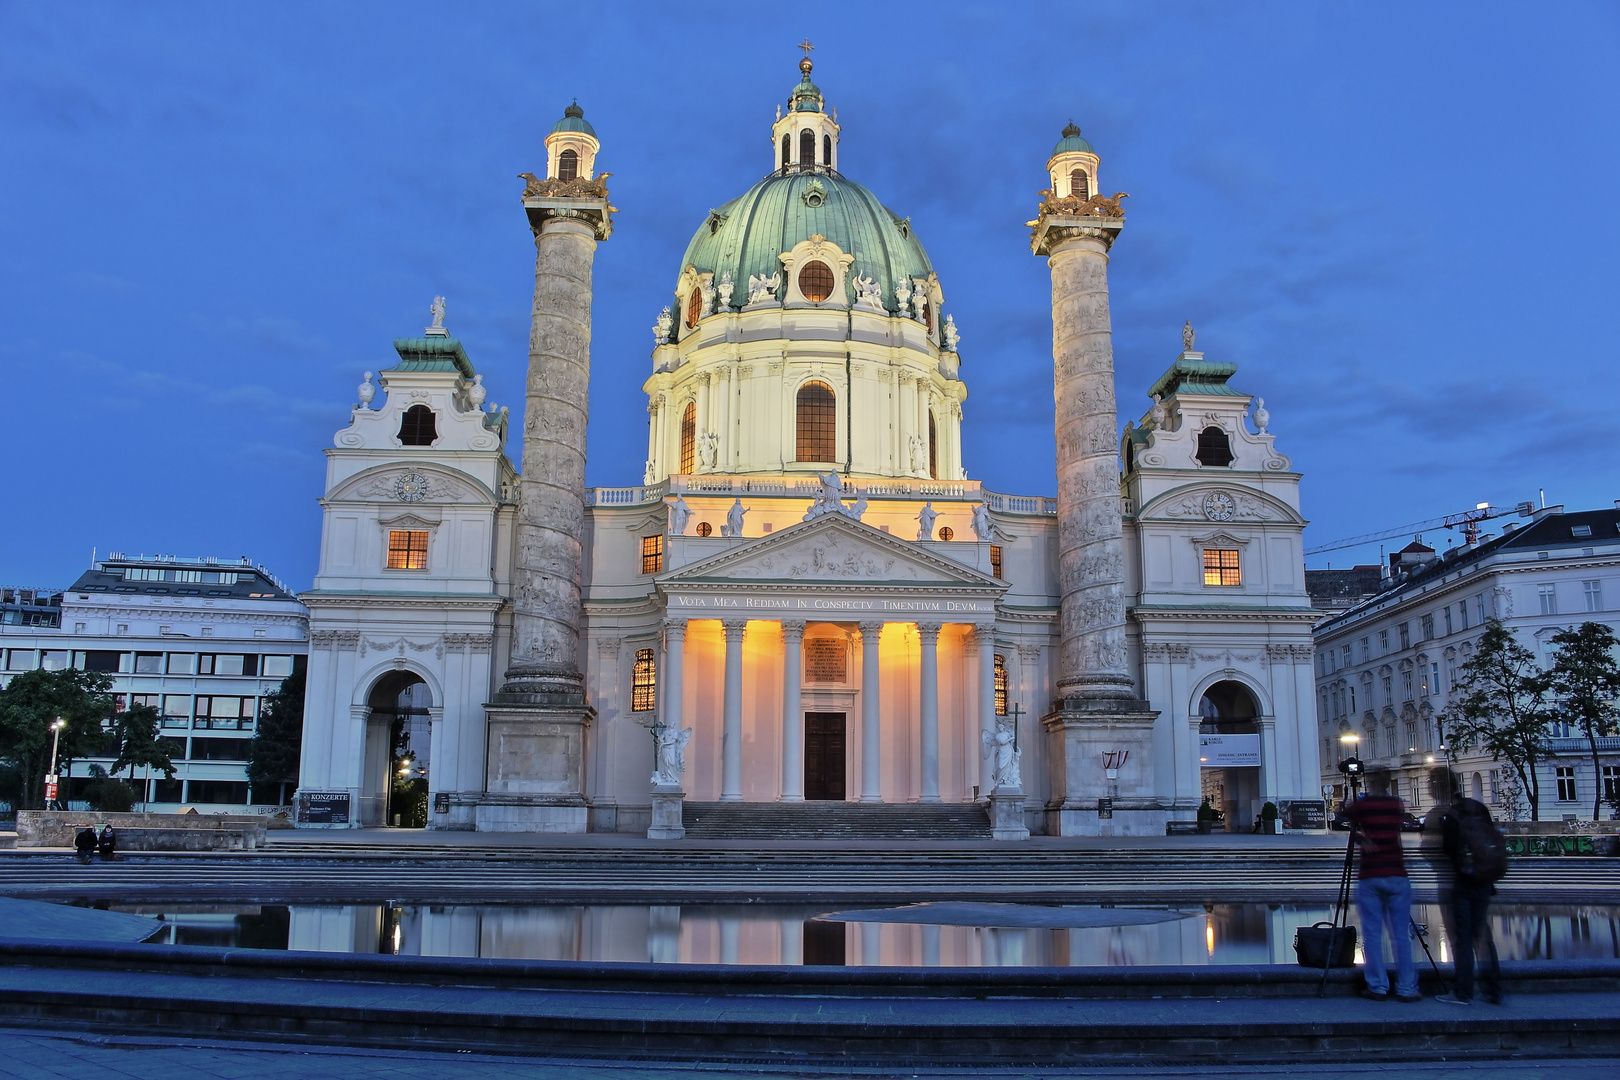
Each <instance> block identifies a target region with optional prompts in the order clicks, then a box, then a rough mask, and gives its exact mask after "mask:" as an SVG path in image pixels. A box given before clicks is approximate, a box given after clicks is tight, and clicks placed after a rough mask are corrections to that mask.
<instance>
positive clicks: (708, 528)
mask: <svg viewBox="0 0 1620 1080" xmlns="http://www.w3.org/2000/svg"><path fill="white" fill-rule="evenodd" d="M697 534H698V535H699V536H713V535H714V526H713V525H710V524H709V523H708V522H707V521H700V522H698V526H697Z"/></svg>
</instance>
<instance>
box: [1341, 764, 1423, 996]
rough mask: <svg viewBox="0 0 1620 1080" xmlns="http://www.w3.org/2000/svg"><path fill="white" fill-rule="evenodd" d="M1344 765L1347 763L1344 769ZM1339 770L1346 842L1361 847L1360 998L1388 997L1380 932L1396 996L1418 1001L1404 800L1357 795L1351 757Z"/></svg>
mask: <svg viewBox="0 0 1620 1080" xmlns="http://www.w3.org/2000/svg"><path fill="white" fill-rule="evenodd" d="M1346 766H1349V768H1347V767H1346ZM1339 768H1340V769H1341V771H1343V772H1344V773H1345V774H1346V776H1347V777H1349V778H1350V779H1351V781H1352V786H1351V792H1352V798H1351V800H1350V801H1349V802H1348V803H1347V804H1346V805H1345V808H1344V816H1345V819H1346V820H1347V821H1348V822H1349V824H1350V843H1351V844H1354V845H1356V846H1357V847H1359V848H1360V849H1361V865H1360V867H1359V868H1358V873H1357V875H1356V910H1357V911H1358V912H1359V913H1360V915H1361V933H1362V945H1361V951H1362V956H1363V958H1364V959H1365V961H1366V965H1365V967H1363V969H1362V974H1363V975H1364V976H1365V978H1366V980H1367V985H1366V986H1365V987H1364V988H1363V989H1362V991H1361V996H1362V997H1364V998H1369V999H1371V1000H1373V1001H1386V1000H1388V999H1389V991H1390V987H1389V969H1388V968H1387V967H1386V965H1385V962H1384V936H1385V932H1386V931H1388V935H1389V938H1390V943H1391V944H1392V945H1393V946H1394V947H1395V976H1396V978H1395V1000H1396V1001H1405V1002H1412V1001H1422V1000H1423V995H1422V994H1421V993H1419V992H1418V981H1417V965H1416V964H1414V963H1413V962H1412V939H1411V937H1410V936H1409V934H1408V932H1407V927H1408V925H1409V924H1410V923H1411V921H1412V882H1411V880H1410V879H1409V878H1408V877H1407V876H1406V858H1405V855H1404V854H1403V852H1402V851H1401V815H1402V814H1404V813H1405V812H1406V804H1405V803H1403V802H1401V800H1399V799H1397V798H1395V797H1394V796H1393V795H1359V794H1356V786H1357V785H1356V784H1355V781H1357V780H1359V778H1360V772H1361V762H1360V760H1359V759H1357V758H1355V757H1351V758H1350V759H1349V760H1347V761H1345V762H1343V763H1341V764H1340V766H1339Z"/></svg>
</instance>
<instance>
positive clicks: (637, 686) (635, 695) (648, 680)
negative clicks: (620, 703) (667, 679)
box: [630, 649, 658, 712]
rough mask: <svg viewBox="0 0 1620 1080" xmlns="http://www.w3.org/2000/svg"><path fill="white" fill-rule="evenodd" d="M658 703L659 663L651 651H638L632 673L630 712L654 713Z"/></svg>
mask: <svg viewBox="0 0 1620 1080" xmlns="http://www.w3.org/2000/svg"><path fill="white" fill-rule="evenodd" d="M657 701H658V661H657V660H654V659H653V651H652V650H651V649H637V650H636V666H635V668H634V669H633V670H632V671H631V673H630V711H631V712H652V710H653V706H654V705H656V704H657Z"/></svg>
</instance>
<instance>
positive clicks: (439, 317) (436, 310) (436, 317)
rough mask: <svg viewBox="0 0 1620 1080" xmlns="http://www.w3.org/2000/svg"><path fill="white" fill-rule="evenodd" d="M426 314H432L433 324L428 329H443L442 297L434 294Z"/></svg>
mask: <svg viewBox="0 0 1620 1080" xmlns="http://www.w3.org/2000/svg"><path fill="white" fill-rule="evenodd" d="M428 314H429V315H432V316H433V325H432V326H431V327H429V328H428V329H430V330H443V329H444V297H442V296H435V297H434V298H433V303H431V304H429V305H428Z"/></svg>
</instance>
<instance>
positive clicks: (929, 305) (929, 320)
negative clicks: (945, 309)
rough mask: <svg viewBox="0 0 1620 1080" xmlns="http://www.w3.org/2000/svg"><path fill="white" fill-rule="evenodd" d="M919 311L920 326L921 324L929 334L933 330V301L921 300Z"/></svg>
mask: <svg viewBox="0 0 1620 1080" xmlns="http://www.w3.org/2000/svg"><path fill="white" fill-rule="evenodd" d="M919 310H920V311H921V312H922V324H923V326H924V328H926V329H927V330H928V331H929V332H930V333H932V332H933V329H934V304H933V301H931V300H928V299H926V298H925V299H924V300H923V302H922V305H921V307H920V308H919Z"/></svg>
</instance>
